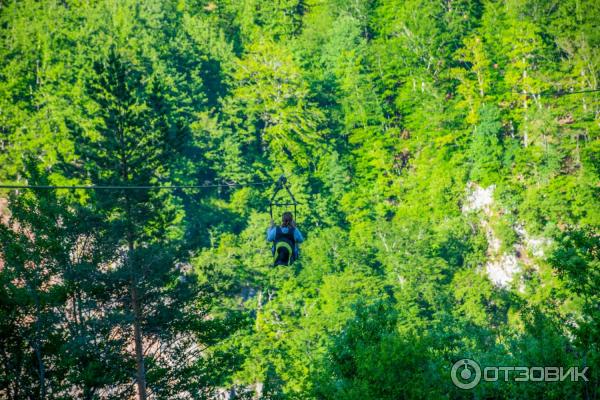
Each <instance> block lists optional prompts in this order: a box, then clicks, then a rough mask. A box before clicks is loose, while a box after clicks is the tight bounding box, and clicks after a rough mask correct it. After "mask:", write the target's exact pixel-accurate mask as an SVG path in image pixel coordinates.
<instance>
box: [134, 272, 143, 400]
mask: <svg viewBox="0 0 600 400" xmlns="http://www.w3.org/2000/svg"><path fill="white" fill-rule="evenodd" d="M131 306H132V308H133V313H134V321H133V335H134V341H135V361H136V366H137V389H138V399H139V400H146V368H145V366H144V348H143V343H142V327H141V321H140V303H139V298H138V290H137V287H136V285H135V284H132V285H131Z"/></svg>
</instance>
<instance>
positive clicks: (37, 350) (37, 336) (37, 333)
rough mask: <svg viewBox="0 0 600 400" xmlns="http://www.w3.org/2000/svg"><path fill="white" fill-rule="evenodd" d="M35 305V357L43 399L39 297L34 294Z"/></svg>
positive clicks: (44, 392) (44, 378)
mask: <svg viewBox="0 0 600 400" xmlns="http://www.w3.org/2000/svg"><path fill="white" fill-rule="evenodd" d="M35 306H36V313H37V316H36V321H35V344H34V350H35V357H36V359H37V362H38V377H39V380H40V392H39V395H40V399H41V400H44V399H45V398H46V366H45V365H44V358H43V357H42V348H41V345H40V325H41V324H40V314H41V311H40V299H39V298H38V297H37V295H36V296H35Z"/></svg>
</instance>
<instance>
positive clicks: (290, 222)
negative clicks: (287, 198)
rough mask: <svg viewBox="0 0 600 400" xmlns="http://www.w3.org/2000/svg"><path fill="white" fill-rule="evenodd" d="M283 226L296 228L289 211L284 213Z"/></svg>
mask: <svg viewBox="0 0 600 400" xmlns="http://www.w3.org/2000/svg"><path fill="white" fill-rule="evenodd" d="M281 226H287V227H294V226H295V224H294V217H293V216H292V213H291V212H289V211H286V212H284V213H283V216H282V218H281Z"/></svg>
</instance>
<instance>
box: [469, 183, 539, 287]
mask: <svg viewBox="0 0 600 400" xmlns="http://www.w3.org/2000/svg"><path fill="white" fill-rule="evenodd" d="M495 190H496V187H495V185H491V186H488V187H487V188H483V187H481V186H479V185H478V184H476V183H473V182H469V183H468V184H467V191H466V200H465V203H464V205H463V208H462V211H463V213H477V214H478V215H479V227H480V228H481V229H482V230H483V231H484V232H485V236H486V238H487V241H488V250H487V255H488V261H487V262H486V264H485V266H484V268H485V271H486V273H487V275H488V277H489V279H490V280H491V281H492V282H493V283H494V284H495V285H497V286H498V287H503V288H506V287H508V286H510V285H511V284H518V282H515V277H517V276H518V275H519V273H520V272H521V271H522V268H523V266H525V265H527V266H533V267H534V268H535V264H536V261H535V259H536V258H543V257H544V255H545V249H546V248H547V247H548V246H549V245H550V243H551V241H550V240H549V239H547V238H538V237H532V236H531V235H529V234H528V232H527V231H526V230H525V227H524V226H523V225H521V224H517V225H515V226H513V227H512V229H513V230H514V232H515V234H516V236H517V241H516V242H515V243H514V244H513V245H512V247H510V248H508V249H506V248H504V249H503V246H502V241H501V239H500V238H499V237H498V234H497V233H496V232H495V231H494V227H493V224H492V220H493V219H494V218H496V217H498V214H499V212H500V210H499V209H500V207H499V205H498V204H497V203H496V202H495V200H494V192H495ZM518 286H519V287H520V285H518Z"/></svg>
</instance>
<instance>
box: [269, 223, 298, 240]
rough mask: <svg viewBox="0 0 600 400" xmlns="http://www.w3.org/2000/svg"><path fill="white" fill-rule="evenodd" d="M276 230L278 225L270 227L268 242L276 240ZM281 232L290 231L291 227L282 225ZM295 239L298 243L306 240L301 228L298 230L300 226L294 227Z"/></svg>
mask: <svg viewBox="0 0 600 400" xmlns="http://www.w3.org/2000/svg"><path fill="white" fill-rule="evenodd" d="M276 230H277V227H276V226H273V227H269V228H268V229H267V242H272V241H274V240H275V231H276ZM281 232H283V233H288V232H289V228H288V227H287V226H282V227H281ZM294 240H295V241H296V243H302V242H304V238H303V237H302V234H301V233H300V230H298V228H294Z"/></svg>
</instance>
